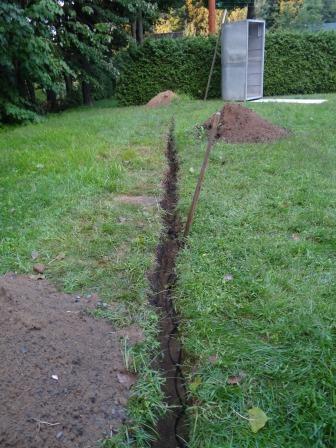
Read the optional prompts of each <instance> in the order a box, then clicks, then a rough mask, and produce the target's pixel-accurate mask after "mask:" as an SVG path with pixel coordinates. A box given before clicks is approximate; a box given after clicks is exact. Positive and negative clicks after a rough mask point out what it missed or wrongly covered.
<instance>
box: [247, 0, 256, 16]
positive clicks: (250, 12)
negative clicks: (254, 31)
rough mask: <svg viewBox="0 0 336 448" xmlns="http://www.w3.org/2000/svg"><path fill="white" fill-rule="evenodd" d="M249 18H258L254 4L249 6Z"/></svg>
mask: <svg viewBox="0 0 336 448" xmlns="http://www.w3.org/2000/svg"><path fill="white" fill-rule="evenodd" d="M247 18H248V19H255V18H256V10H255V4H254V2H253V3H252V4H249V5H248V7H247Z"/></svg>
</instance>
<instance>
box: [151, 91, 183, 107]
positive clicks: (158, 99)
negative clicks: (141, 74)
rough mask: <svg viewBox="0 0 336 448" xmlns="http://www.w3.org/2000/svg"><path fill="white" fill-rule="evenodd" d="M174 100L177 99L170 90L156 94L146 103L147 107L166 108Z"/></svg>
mask: <svg viewBox="0 0 336 448" xmlns="http://www.w3.org/2000/svg"><path fill="white" fill-rule="evenodd" d="M174 98H177V95H176V93H174V92H172V91H171V90H166V91H165V92H160V93H158V94H157V95H156V96H154V98H152V99H151V100H150V101H148V103H147V107H160V106H167V105H168V104H170V103H171V102H172V101H173V99H174Z"/></svg>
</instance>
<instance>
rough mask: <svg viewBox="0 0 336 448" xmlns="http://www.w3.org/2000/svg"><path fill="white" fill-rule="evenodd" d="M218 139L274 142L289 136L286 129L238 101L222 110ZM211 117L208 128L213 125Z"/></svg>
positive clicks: (207, 122)
mask: <svg viewBox="0 0 336 448" xmlns="http://www.w3.org/2000/svg"><path fill="white" fill-rule="evenodd" d="M220 113H221V118H220V121H219V126H218V132H217V135H216V138H217V139H223V140H225V141H227V142H228V143H263V142H273V141H275V140H279V139H280V138H284V137H287V136H288V131H287V130H286V129H283V128H280V127H279V126H276V125H274V124H272V123H270V122H268V121H266V120H264V119H263V118H262V117H260V115H258V114H257V113H256V112H254V111H253V110H250V109H247V108H246V107H243V106H241V105H240V104H236V103H227V104H225V106H224V107H223V109H222V110H221V112H220ZM211 118H212V117H210V118H209V120H207V121H206V122H205V123H204V127H205V128H206V129H208V130H209V129H210V127H211Z"/></svg>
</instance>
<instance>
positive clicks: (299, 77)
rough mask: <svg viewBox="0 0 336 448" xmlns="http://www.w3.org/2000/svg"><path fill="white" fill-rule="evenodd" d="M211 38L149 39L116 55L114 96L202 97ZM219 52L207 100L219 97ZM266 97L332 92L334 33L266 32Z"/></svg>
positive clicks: (335, 82)
mask: <svg viewBox="0 0 336 448" xmlns="http://www.w3.org/2000/svg"><path fill="white" fill-rule="evenodd" d="M215 41H216V40H215V38H213V37H210V38H206V37H192V38H183V39H159V40H154V39H148V40H147V41H146V42H145V43H144V45H143V46H141V47H134V46H133V47H131V48H130V49H129V50H128V51H126V52H123V53H121V54H119V56H118V57H117V59H116V61H115V62H116V65H117V67H118V69H119V71H120V75H119V80H118V82H117V97H118V99H119V100H120V101H121V103H123V104H125V105H127V104H143V103H145V102H147V101H148V100H149V99H150V98H152V97H153V96H154V95H156V94H157V93H158V92H161V91H162V90H167V89H170V90H174V91H177V92H183V93H186V94H187V95H190V96H192V97H195V98H202V97H203V95H204V92H205V88H206V83H207V79H208V75H209V69H210V66H211V60H212V55H213V51H214V46H215ZM220 71H221V70H220V56H219V55H218V57H217V60H216V65H215V70H214V75H213V79H212V84H211V88H210V92H209V98H216V97H217V98H218V97H220ZM264 84H265V88H264V94H265V95H287V94H304V93H322V92H334V91H336V33H335V32H333V31H331V32H319V33H293V32H291V33H290V32H277V33H268V34H267V36H266V59H265V79H264Z"/></svg>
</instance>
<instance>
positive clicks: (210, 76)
mask: <svg viewBox="0 0 336 448" xmlns="http://www.w3.org/2000/svg"><path fill="white" fill-rule="evenodd" d="M226 15H227V9H225V10H224V11H223V15H222V22H221V26H220V29H219V33H218V36H217V42H216V47H215V51H214V54H213V58H212V63H211V68H210V73H209V78H208V84H207V87H206V91H205V95H204V101H206V100H207V99H208V94H209V89H210V84H211V79H212V74H213V71H214V68H215V62H216V57H217V51H218V45H219V41H220V38H221V34H222V28H223V25H224V22H225V19H226Z"/></svg>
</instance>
